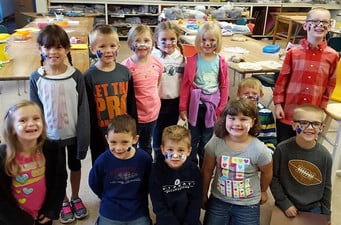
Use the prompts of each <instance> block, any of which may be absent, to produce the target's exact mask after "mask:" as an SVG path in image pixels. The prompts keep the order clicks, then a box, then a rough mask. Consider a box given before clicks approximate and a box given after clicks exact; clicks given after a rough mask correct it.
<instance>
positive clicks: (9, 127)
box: [2, 100, 46, 176]
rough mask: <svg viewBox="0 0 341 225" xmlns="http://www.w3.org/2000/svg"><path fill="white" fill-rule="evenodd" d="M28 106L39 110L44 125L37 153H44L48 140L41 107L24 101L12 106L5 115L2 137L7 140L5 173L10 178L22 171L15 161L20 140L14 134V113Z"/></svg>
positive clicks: (38, 141)
mask: <svg viewBox="0 0 341 225" xmlns="http://www.w3.org/2000/svg"><path fill="white" fill-rule="evenodd" d="M27 106H33V107H36V108H37V109H38V110H39V112H40V116H41V119H42V123H43V130H42V133H41V135H40V136H39V137H38V140H37V146H36V151H37V152H41V153H42V148H43V144H44V142H45V140H46V123H45V119H44V116H43V113H42V112H41V109H40V107H39V105H38V104H37V103H35V102H31V101H28V100H23V101H21V102H19V103H17V104H15V105H12V106H11V107H10V108H9V109H8V110H7V113H6V115H5V118H4V122H3V128H2V135H3V137H4V139H5V143H6V146H7V148H6V160H5V172H6V174H8V175H9V176H15V175H17V174H18V173H19V170H20V169H19V165H18V164H17V162H16V160H15V155H16V153H17V151H18V138H17V135H16V134H15V133H14V132H15V131H14V127H13V123H14V117H13V113H14V112H15V111H17V110H18V109H20V108H24V107H27Z"/></svg>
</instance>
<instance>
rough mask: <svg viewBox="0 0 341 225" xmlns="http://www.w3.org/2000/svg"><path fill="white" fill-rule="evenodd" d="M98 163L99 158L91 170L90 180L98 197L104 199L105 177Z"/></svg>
mask: <svg viewBox="0 0 341 225" xmlns="http://www.w3.org/2000/svg"><path fill="white" fill-rule="evenodd" d="M96 162H97V163H96ZM98 164H99V163H98V160H96V161H95V164H94V165H93V167H92V168H91V170H90V173H89V180H88V182H89V187H90V188H91V190H92V191H93V192H94V193H95V194H96V195H97V196H98V198H100V199H102V193H103V182H104V181H103V179H104V177H103V175H102V174H101V172H100V168H99V167H100V166H99V165H98Z"/></svg>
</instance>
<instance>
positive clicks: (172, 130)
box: [161, 125, 191, 147]
mask: <svg viewBox="0 0 341 225" xmlns="http://www.w3.org/2000/svg"><path fill="white" fill-rule="evenodd" d="M167 140H172V141H175V142H179V141H183V142H185V143H186V144H187V146H188V147H191V133H190V132H189V130H188V129H187V128H185V127H183V126H179V125H171V126H168V127H166V128H165V129H163V132H162V141H161V144H162V145H164V144H165V142H166V141H167Z"/></svg>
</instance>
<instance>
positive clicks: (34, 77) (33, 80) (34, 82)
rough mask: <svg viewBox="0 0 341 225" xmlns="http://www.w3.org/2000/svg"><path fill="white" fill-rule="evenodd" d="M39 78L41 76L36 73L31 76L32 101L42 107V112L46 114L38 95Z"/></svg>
mask: <svg viewBox="0 0 341 225" xmlns="http://www.w3.org/2000/svg"><path fill="white" fill-rule="evenodd" d="M39 77H40V75H39V74H38V72H36V71H35V72H33V73H32V74H31V76H30V100H31V101H33V102H35V103H37V104H38V105H39V106H40V108H41V110H42V112H43V113H44V107H43V104H42V102H41V101H40V98H39V95H38V87H37V81H38V79H39Z"/></svg>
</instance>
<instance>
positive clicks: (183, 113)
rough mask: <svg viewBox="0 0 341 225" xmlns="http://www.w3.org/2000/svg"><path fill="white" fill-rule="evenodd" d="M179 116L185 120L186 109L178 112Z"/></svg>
mask: <svg viewBox="0 0 341 225" xmlns="http://www.w3.org/2000/svg"><path fill="white" fill-rule="evenodd" d="M180 118H181V119H182V120H187V111H182V112H180Z"/></svg>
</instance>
